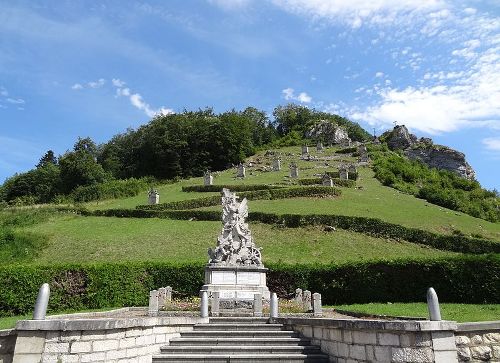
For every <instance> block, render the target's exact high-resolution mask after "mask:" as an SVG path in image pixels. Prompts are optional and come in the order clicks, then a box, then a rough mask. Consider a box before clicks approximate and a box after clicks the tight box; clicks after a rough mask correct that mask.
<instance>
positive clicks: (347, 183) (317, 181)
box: [298, 178, 356, 188]
mask: <svg viewBox="0 0 500 363" xmlns="http://www.w3.org/2000/svg"><path fill="white" fill-rule="evenodd" d="M332 181H333V185H335V186H337V187H347V188H354V187H355V186H356V182H355V181H354V180H350V179H349V180H345V179H339V178H332ZM298 182H299V184H300V185H321V184H322V183H323V179H321V178H304V179H299V180H298Z"/></svg>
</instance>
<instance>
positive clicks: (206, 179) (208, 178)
mask: <svg viewBox="0 0 500 363" xmlns="http://www.w3.org/2000/svg"><path fill="white" fill-rule="evenodd" d="M213 184H214V177H213V176H212V173H211V172H209V171H207V172H206V173H205V175H204V176H203V185H213Z"/></svg>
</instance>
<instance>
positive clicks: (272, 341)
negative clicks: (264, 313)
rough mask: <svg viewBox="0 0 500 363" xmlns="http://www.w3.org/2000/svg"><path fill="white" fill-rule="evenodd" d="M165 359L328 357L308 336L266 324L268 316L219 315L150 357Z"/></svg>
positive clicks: (254, 361) (159, 362) (217, 361)
mask: <svg viewBox="0 0 500 363" xmlns="http://www.w3.org/2000/svg"><path fill="white" fill-rule="evenodd" d="M166 362H178V363H179V362H210V363H228V362H238V363H250V362H251V363H261V362H280V363H284V362H290V363H298V362H318V363H327V362H328V356H327V355H326V354H323V353H322V352H321V350H320V349H319V347H318V346H315V345H311V342H310V340H309V339H305V338H302V337H300V336H299V335H298V333H295V332H294V331H291V330H285V328H284V326H283V325H282V324H269V323H268V319H267V318H248V317H220V318H210V322H209V323H208V324H197V325H195V326H194V330H193V331H190V332H184V333H181V336H180V337H178V338H173V339H171V340H170V345H167V346H164V347H162V348H161V354H159V355H155V356H153V363H166Z"/></svg>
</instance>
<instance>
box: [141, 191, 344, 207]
mask: <svg viewBox="0 0 500 363" xmlns="http://www.w3.org/2000/svg"><path fill="white" fill-rule="evenodd" d="M340 194H341V191H340V189H337V188H332V187H323V186H305V187H297V188H279V189H268V190H254V191H249V192H242V193H239V197H240V199H243V198H247V199H248V200H262V199H286V198H298V197H326V196H339V195H340ZM220 203H221V197H220V196H219V195H214V196H211V197H204V198H196V199H188V200H180V201H176V202H169V203H161V204H153V205H139V206H137V207H136V209H143V210H182V209H194V208H201V207H212V206H215V205H219V204H220Z"/></svg>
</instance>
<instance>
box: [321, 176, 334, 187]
mask: <svg viewBox="0 0 500 363" xmlns="http://www.w3.org/2000/svg"><path fill="white" fill-rule="evenodd" d="M321 184H322V185H323V186H324V187H333V179H332V177H331V176H330V174H328V173H325V174H323V176H322V177H321Z"/></svg>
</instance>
